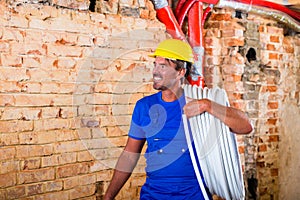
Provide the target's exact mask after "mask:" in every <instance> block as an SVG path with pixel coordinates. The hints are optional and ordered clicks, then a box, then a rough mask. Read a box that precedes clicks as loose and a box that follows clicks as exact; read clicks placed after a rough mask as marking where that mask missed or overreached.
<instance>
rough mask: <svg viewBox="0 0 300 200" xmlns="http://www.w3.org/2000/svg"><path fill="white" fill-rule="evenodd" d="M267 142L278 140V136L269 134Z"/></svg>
mask: <svg viewBox="0 0 300 200" xmlns="http://www.w3.org/2000/svg"><path fill="white" fill-rule="evenodd" d="M268 142H279V136H278V135H270V136H269V140H268Z"/></svg>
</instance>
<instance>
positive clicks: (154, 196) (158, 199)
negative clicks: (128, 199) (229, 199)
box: [140, 178, 212, 200]
mask: <svg viewBox="0 0 300 200" xmlns="http://www.w3.org/2000/svg"><path fill="white" fill-rule="evenodd" d="M203 192H206V191H203ZM208 196H209V198H210V199H212V198H211V195H210V194H208ZM140 200H204V197H203V194H202V191H201V189H200V187H199V184H198V181H197V179H181V178H180V179H173V178H172V179H165V178H163V179H150V178H147V179H146V182H145V184H144V185H143V187H142V189H141V194H140Z"/></svg>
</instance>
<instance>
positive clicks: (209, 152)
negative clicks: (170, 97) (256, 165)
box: [183, 85, 245, 200]
mask: <svg viewBox="0 0 300 200" xmlns="http://www.w3.org/2000/svg"><path fill="white" fill-rule="evenodd" d="M183 88H184V93H185V96H186V97H189V98H193V99H204V98H207V99H210V100H212V101H215V102H217V103H219V104H221V105H224V106H229V101H228V97H227V94H226V92H225V90H223V89H220V88H218V87H214V88H211V89H209V88H206V87H205V88H201V87H198V86H196V85H194V86H192V85H184V86H183ZM183 123H184V129H185V135H186V139H187V143H188V146H189V150H190V155H191V159H192V162H193V167H194V170H195V173H196V176H197V179H198V183H199V186H200V188H201V190H202V191H205V189H204V188H205V187H204V183H203V182H202V178H201V173H200V168H201V171H202V173H203V177H204V180H205V185H206V186H207V187H208V189H209V191H210V193H211V194H216V195H218V196H219V197H221V198H224V199H227V200H233V199H244V198H245V190H244V181H243V176H242V168H241V163H240V157H239V154H238V149H237V141H236V137H235V134H233V133H231V132H230V130H229V127H228V126H226V125H225V124H224V123H223V122H221V120H219V119H217V118H215V117H214V116H212V115H210V114H209V113H207V112H204V113H202V114H200V115H197V116H194V117H191V118H189V120H187V118H186V116H185V115H183ZM204 193H205V192H204ZM204 197H205V199H208V197H207V195H206V194H204Z"/></svg>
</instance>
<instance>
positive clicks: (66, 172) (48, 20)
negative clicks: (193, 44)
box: [0, 2, 166, 199]
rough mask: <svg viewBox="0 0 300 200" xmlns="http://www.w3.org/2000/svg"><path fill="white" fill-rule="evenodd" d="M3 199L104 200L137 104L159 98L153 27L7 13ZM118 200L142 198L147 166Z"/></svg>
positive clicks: (50, 12)
mask: <svg viewBox="0 0 300 200" xmlns="http://www.w3.org/2000/svg"><path fill="white" fill-rule="evenodd" d="M0 6H1V7H0V16H1V19H0V55H1V56H0V64H1V67H0V145H1V148H0V155H1V158H0V162H1V170H0V199H16V198H20V199H22V198H23V199H78V198H84V199H95V198H98V199H101V196H102V195H103V191H104V190H105V189H106V188H107V185H108V183H109V180H110V178H111V175H112V169H113V167H114V165H115V163H116V159H117V158H118V156H119V154H120V152H121V149H122V147H123V146H124V145H125V141H126V134H127V131H128V126H129V122H130V116H131V113H132V109H133V106H134V103H135V102H136V100H137V99H139V98H140V97H142V96H144V95H146V94H150V93H152V92H153V91H152V85H151V83H150V82H149V81H150V79H151V73H150V66H151V64H150V63H152V61H153V60H149V57H148V56H147V55H148V54H149V53H150V51H151V50H153V49H154V47H155V46H156V45H157V43H158V42H159V41H161V40H163V39H165V38H166V34H165V30H164V27H163V25H162V24H161V23H159V22H158V21H156V20H149V19H141V18H132V17H126V16H119V15H104V14H99V13H91V12H78V11H76V10H71V9H65V8H56V7H55V6H49V5H43V4H21V5H14V6H7V5H5V4H4V3H3V2H2V3H1V5H0ZM140 165H141V166H140V167H139V168H138V169H137V170H136V173H134V174H133V179H134V181H129V182H128V183H127V184H126V186H125V187H124V189H123V190H122V192H121V193H120V195H119V196H118V199H137V195H138V191H139V187H140V186H141V185H142V183H143V180H144V176H143V173H142V171H141V170H142V169H143V162H142V161H141V164H140Z"/></svg>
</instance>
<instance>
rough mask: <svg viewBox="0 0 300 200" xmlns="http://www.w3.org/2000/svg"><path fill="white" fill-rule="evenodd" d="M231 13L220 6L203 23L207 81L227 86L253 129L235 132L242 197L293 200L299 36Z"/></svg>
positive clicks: (296, 164)
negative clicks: (243, 133) (241, 169)
mask: <svg viewBox="0 0 300 200" xmlns="http://www.w3.org/2000/svg"><path fill="white" fill-rule="evenodd" d="M235 16H239V15H235V11H232V10H219V11H216V12H215V13H214V14H212V15H211V17H210V19H209V21H208V23H207V27H206V37H205V44H206V64H205V65H206V68H205V76H206V82H207V84H208V85H210V86H215V85H218V86H221V87H223V88H225V89H226V91H227V93H228V95H229V98H230V102H231V105H232V106H234V107H237V108H240V109H242V110H244V111H246V112H247V114H248V116H249V117H250V118H251V120H252V122H253V124H254V128H255V131H254V132H253V133H251V134H250V135H247V136H238V141H239V144H240V146H239V150H240V153H241V158H242V161H243V163H244V178H245V184H246V190H247V193H246V194H247V197H246V199H254V197H257V198H259V199H266V200H268V199H282V198H283V197H284V198H286V199H295V198H296V197H297V195H298V194H299V192H298V191H297V189H295V187H294V186H293V185H294V184H295V183H296V182H297V180H299V176H300V174H299V173H297V172H296V171H298V170H295V169H296V168H299V166H300V165H299V159H298V158H297V156H296V154H297V153H296V152H298V150H299V149H298V147H296V146H297V145H296V143H297V140H295V138H297V135H298V136H299V132H298V131H297V130H299V125H298V123H290V122H291V121H294V122H295V120H294V117H296V116H297V117H299V67H300V65H299V59H300V58H299V44H300V43H299V42H300V40H299V37H297V36H296V35H297V34H291V35H289V34H287V32H288V31H291V30H290V29H288V28H287V27H283V26H282V25H278V24H277V22H276V21H274V20H271V19H266V18H263V17H262V16H257V15H251V14H248V15H247V16H245V15H244V16H242V17H235ZM289 106H293V109H291V108H288V107H289ZM293 116H294V117H293ZM297 117H296V118H297ZM286 152H288V155H287V154H286ZM291 163H293V164H294V165H292V164H291ZM292 171H293V175H292ZM280 174H281V176H280ZM286 175H288V177H286ZM280 181H282V182H280ZM256 184H258V187H257V188H256ZM296 185H297V184H296ZM280 197H281V198H280Z"/></svg>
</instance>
